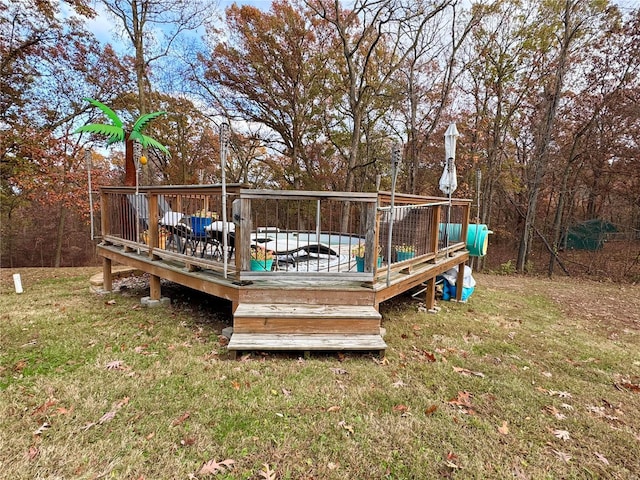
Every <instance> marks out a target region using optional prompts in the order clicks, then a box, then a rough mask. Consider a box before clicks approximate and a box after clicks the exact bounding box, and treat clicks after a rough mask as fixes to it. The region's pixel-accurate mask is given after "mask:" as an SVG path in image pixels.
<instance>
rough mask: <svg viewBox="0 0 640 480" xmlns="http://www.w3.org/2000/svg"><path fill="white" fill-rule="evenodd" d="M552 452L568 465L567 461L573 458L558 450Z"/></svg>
mask: <svg viewBox="0 0 640 480" xmlns="http://www.w3.org/2000/svg"><path fill="white" fill-rule="evenodd" d="M552 451H553V453H555V454H556V455H557V456H558V457H559V458H560V459H561V460H562V461H563V462H565V463H569V460H571V459H572V458H573V457H572V456H571V455H569V454H568V453H564V452H561V451H560V450H552Z"/></svg>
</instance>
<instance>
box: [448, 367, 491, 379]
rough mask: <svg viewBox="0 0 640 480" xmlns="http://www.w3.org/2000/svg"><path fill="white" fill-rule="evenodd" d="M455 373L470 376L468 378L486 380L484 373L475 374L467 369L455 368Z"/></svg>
mask: <svg viewBox="0 0 640 480" xmlns="http://www.w3.org/2000/svg"><path fill="white" fill-rule="evenodd" d="M453 371H454V372H458V373H460V374H462V375H468V376H474V377H480V378H484V373H482V372H473V371H471V370H469V369H466V368H460V367H453Z"/></svg>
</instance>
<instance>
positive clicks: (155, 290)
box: [149, 275, 160, 300]
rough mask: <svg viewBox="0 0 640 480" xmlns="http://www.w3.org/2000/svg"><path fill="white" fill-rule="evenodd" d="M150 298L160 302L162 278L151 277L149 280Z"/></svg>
mask: <svg viewBox="0 0 640 480" xmlns="http://www.w3.org/2000/svg"><path fill="white" fill-rule="evenodd" d="M149 298H151V300H160V277H158V276H157V275H151V277H150V278H149Z"/></svg>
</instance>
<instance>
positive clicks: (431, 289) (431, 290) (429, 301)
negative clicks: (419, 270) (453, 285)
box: [425, 277, 436, 310]
mask: <svg viewBox="0 0 640 480" xmlns="http://www.w3.org/2000/svg"><path fill="white" fill-rule="evenodd" d="M425 292H426V298H425V304H426V306H427V310H433V307H435V306H436V279H435V277H433V278H430V279H429V280H427V288H426V290H425Z"/></svg>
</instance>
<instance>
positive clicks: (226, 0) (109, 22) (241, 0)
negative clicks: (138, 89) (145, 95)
mask: <svg viewBox="0 0 640 480" xmlns="http://www.w3.org/2000/svg"><path fill="white" fill-rule="evenodd" d="M271 1H272V0H235V1H234V0H219V4H220V8H219V10H220V14H222V12H224V9H225V8H227V7H228V6H229V5H231V4H233V3H237V4H238V5H253V6H254V7H257V8H259V9H261V10H269V7H271ZM95 9H96V11H97V12H98V16H97V17H96V18H94V19H92V20H89V21H88V22H87V28H88V29H89V31H91V32H93V33H94V35H95V36H96V37H97V38H98V40H99V41H100V42H101V43H104V44H106V43H111V44H112V45H113V46H114V47H116V46H117V44H118V43H119V40H118V39H117V38H115V36H114V33H113V32H114V23H113V19H112V18H110V17H109V15H108V14H107V13H106V11H105V9H104V6H103V5H102V4H101V3H100V2H96V5H95Z"/></svg>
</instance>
